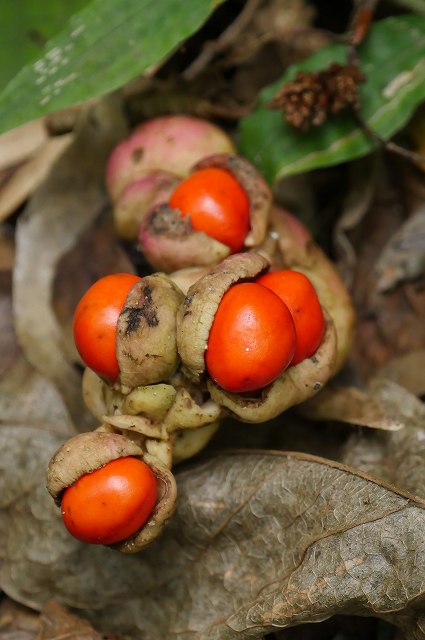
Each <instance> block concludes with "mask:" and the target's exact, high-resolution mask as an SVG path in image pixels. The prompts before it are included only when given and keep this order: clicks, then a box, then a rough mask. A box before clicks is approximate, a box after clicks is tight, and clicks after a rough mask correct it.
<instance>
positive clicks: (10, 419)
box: [0, 355, 75, 435]
mask: <svg viewBox="0 0 425 640" xmlns="http://www.w3.org/2000/svg"><path fill="white" fill-rule="evenodd" d="M0 416H1V418H0V422H1V424H2V425H6V424H8V425H15V426H16V427H18V426H28V425H31V426H33V427H37V428H38V429H46V430H48V431H55V432H57V433H62V434H65V435H66V434H68V435H73V434H74V433H75V429H74V427H73V423H72V420H71V417H70V414H69V412H68V410H67V408H66V406H65V405H64V402H63V399H62V398H61V396H60V394H59V392H58V390H57V389H56V387H55V386H54V385H53V384H52V383H51V382H49V380H47V379H46V378H45V376H43V375H42V374H41V373H40V372H38V371H37V370H36V369H34V367H33V366H32V365H31V364H29V362H28V361H27V360H25V358H24V357H23V356H22V355H21V356H20V357H17V358H16V360H15V362H14V364H13V366H11V367H9V368H8V370H7V373H6V375H4V376H3V377H2V379H1V380H0Z"/></svg>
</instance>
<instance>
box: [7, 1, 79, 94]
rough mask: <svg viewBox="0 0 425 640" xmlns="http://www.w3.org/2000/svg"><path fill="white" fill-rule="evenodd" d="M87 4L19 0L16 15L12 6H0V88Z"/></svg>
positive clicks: (37, 54)
mask: <svg viewBox="0 0 425 640" xmlns="http://www.w3.org/2000/svg"><path fill="white" fill-rule="evenodd" d="M87 2H88V0H67V2H56V0H44V2H43V3H40V1H39V0H20V2H19V11H17V10H16V4H15V3H14V2H2V3H1V4H0V24H1V25H2V33H1V47H0V87H4V86H6V84H7V83H8V82H9V81H10V80H12V78H13V77H14V76H15V75H16V74H17V73H18V71H19V70H20V69H21V68H22V67H23V66H24V65H25V64H27V63H29V62H31V60H34V59H36V58H37V57H39V56H40V55H41V53H42V50H43V47H44V45H45V43H46V42H47V40H48V39H49V38H51V37H53V36H54V35H55V34H56V33H58V31H59V30H60V29H61V28H62V27H63V25H64V24H65V23H66V21H67V20H68V19H69V18H70V17H71V16H72V15H73V14H74V13H75V12H76V11H79V10H80V9H82V7H84V6H85V5H86V4H87Z"/></svg>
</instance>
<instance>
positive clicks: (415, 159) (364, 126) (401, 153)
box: [353, 112, 425, 164]
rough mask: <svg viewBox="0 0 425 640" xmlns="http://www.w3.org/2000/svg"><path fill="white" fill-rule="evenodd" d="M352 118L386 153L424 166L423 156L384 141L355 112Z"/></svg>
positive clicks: (389, 141) (424, 158)
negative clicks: (389, 152) (394, 154)
mask: <svg viewBox="0 0 425 640" xmlns="http://www.w3.org/2000/svg"><path fill="white" fill-rule="evenodd" d="M353 115H354V118H355V120H356V122H357V124H358V125H359V127H360V128H361V129H362V130H363V131H364V132H365V133H366V134H367V135H368V136H369V137H370V138H372V139H373V140H376V142H379V144H380V145H381V146H383V147H384V149H386V150H387V151H391V152H392V153H396V154H397V155H399V156H402V157H403V158H406V159H407V160H411V161H412V162H421V163H424V164H425V156H422V155H420V154H419V153H416V152H415V151H410V150H409V149H406V148H405V147H402V146H400V145H399V144H396V143H395V142H391V140H385V138H383V137H382V136H381V135H380V134H379V133H377V132H376V131H374V130H373V129H371V128H370V127H369V125H368V124H367V123H366V122H365V121H364V120H363V119H362V117H361V115H360V114H359V113H357V112H354V114H353Z"/></svg>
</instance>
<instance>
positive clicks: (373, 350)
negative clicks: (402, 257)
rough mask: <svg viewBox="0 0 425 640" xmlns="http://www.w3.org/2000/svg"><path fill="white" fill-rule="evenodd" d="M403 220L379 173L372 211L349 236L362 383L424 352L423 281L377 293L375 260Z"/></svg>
mask: <svg viewBox="0 0 425 640" xmlns="http://www.w3.org/2000/svg"><path fill="white" fill-rule="evenodd" d="M406 220H407V214H406V211H405V208H404V207H403V202H402V200H401V197H400V193H399V192H398V191H397V190H396V188H395V185H394V183H393V181H392V178H391V175H390V174H389V173H388V171H385V170H384V169H383V168H382V169H381V172H380V174H379V181H378V182H377V185H376V196H375V198H374V200H373V203H372V206H371V207H370V209H369V211H368V212H367V214H366V215H365V216H364V218H363V219H362V220H361V222H360V223H359V224H358V225H357V227H356V228H355V229H354V230H352V232H351V234H350V240H351V242H352V245H353V247H354V250H355V254H356V266H355V273H354V278H353V284H352V295H353V301H354V305H355V308H356V312H357V318H358V322H357V334H356V337H355V341H354V347H353V350H352V359H353V362H354V364H355V366H356V368H357V371H358V374H359V376H360V377H361V378H363V379H368V378H370V377H373V376H374V375H375V374H376V370H377V369H381V368H382V367H385V366H387V365H388V364H389V363H390V362H391V360H392V359H393V358H395V357H399V356H402V355H405V354H407V353H410V352H414V351H416V350H419V349H423V348H424V347H425V323H424V321H423V318H424V317H425V286H424V283H425V279H424V278H422V279H421V280H418V281H417V282H404V283H400V285H399V286H397V287H396V288H395V289H393V290H392V291H388V292H387V293H382V292H381V291H379V290H378V281H379V280H378V277H379V272H378V270H377V269H376V267H377V260H378V258H379V256H380V255H381V254H382V252H383V251H384V250H385V247H386V246H388V243H389V242H390V241H391V238H392V237H393V236H394V234H397V233H398V232H399V229H400V228H401V227H402V226H403V224H404V223H405V222H406ZM403 253H405V252H403ZM421 374H422V372H421V370H419V371H418V372H417V375H418V376H421Z"/></svg>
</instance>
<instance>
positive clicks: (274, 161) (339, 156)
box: [239, 15, 425, 182]
mask: <svg viewBox="0 0 425 640" xmlns="http://www.w3.org/2000/svg"><path fill="white" fill-rule="evenodd" d="M345 58H346V49H345V47H344V46H343V45H336V44H333V45H330V46H328V47H326V48H324V49H321V50H320V51H318V52H317V53H316V54H314V55H313V56H311V57H310V58H308V59H307V60H305V61H303V62H302V63H301V64H298V65H293V66H292V67H290V68H289V69H288V71H287V72H286V73H285V75H284V76H283V77H282V78H281V79H280V80H279V81H278V82H277V83H275V84H273V85H270V86H269V87H266V89H264V91H263V92H262V93H261V95H260V100H259V104H258V106H257V108H256V109H255V111H254V112H253V113H252V114H251V115H249V116H247V117H246V118H245V119H244V120H242V122H241V128H240V144H239V147H240V149H241V152H242V153H243V154H245V155H246V156H247V157H248V158H249V159H250V160H252V161H253V162H254V163H255V164H256V165H257V166H258V167H259V168H260V170H261V171H262V172H263V173H264V175H265V176H266V178H267V179H268V180H269V181H270V182H274V181H276V180H278V179H280V178H283V177H285V176H288V175H291V174H296V173H302V172H304V171H310V170H312V169H317V168H320V167H326V166H330V165H334V164H338V163H341V162H346V161H348V160H352V159H354V158H357V157H360V156H362V155H365V154H367V153H369V152H370V151H371V150H372V149H373V148H375V147H376V142H375V141H373V140H372V139H371V138H370V137H368V136H367V135H366V134H365V133H364V132H363V131H362V130H361V129H360V128H359V127H358V126H357V124H356V123H355V121H354V119H353V118H352V117H351V116H350V115H349V114H344V115H342V116H340V117H337V118H334V119H332V120H328V121H327V122H326V123H325V124H324V125H323V126H322V127H319V128H317V129H312V130H310V131H308V132H306V133H300V132H298V131H295V130H293V129H292V128H291V127H289V126H288V125H287V124H286V123H285V122H284V121H283V119H282V116H281V114H280V112H278V111H274V110H273V111H272V110H270V109H267V108H266V104H267V103H268V102H269V101H270V100H271V98H272V97H273V96H274V95H275V94H276V92H277V90H278V89H279V88H280V87H281V86H282V85H283V84H284V83H285V82H288V80H292V79H293V78H294V76H295V74H296V72H297V71H299V70H303V71H317V70H320V69H325V68H326V67H327V66H328V65H330V64H331V63H333V62H339V63H344V62H345ZM360 62H361V69H362V71H363V73H364V74H365V76H366V82H365V83H364V84H363V85H361V86H360V95H361V101H362V110H361V115H362V117H363V119H364V120H365V121H366V122H367V123H368V125H369V126H370V127H371V128H372V129H374V130H375V131H376V132H377V133H379V134H380V135H381V136H382V137H384V138H385V139H388V138H390V137H391V136H392V135H394V133H396V132H397V131H398V130H400V129H401V127H403V125H404V124H405V123H406V122H407V121H408V119H409V117H410V116H411V114H412V112H413V110H414V109H415V107H416V106H417V105H418V104H419V103H420V102H422V100H423V99H424V98H425V18H424V17H422V16H412V15H406V16H399V17H396V18H388V19H386V20H382V21H380V22H378V23H376V24H375V25H374V26H373V27H372V29H371V32H370V34H369V36H368V38H367V40H366V41H365V42H364V44H363V45H362V47H361V49H360Z"/></svg>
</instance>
